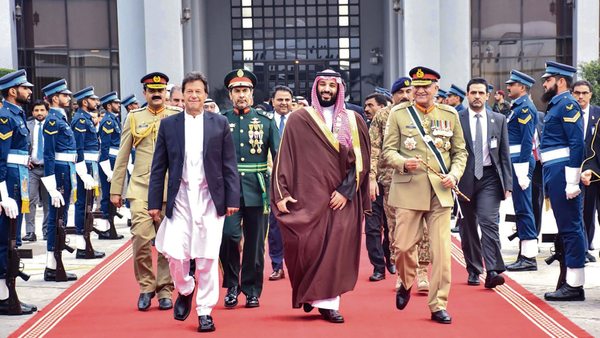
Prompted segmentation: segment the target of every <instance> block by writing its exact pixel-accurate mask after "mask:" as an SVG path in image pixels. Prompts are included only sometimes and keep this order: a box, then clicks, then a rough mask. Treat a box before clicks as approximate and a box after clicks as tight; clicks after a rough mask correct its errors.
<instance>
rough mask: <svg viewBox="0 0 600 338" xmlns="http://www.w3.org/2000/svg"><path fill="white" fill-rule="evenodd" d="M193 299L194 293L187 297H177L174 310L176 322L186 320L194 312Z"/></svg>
mask: <svg viewBox="0 0 600 338" xmlns="http://www.w3.org/2000/svg"><path fill="white" fill-rule="evenodd" d="M193 298H194V293H193V292H192V293H190V294H189V295H187V296H184V295H182V294H181V293H180V294H179V296H177V300H176V301H175V307H174V308H173V318H175V319H176V320H186V318H187V317H188V316H189V315H190V311H191V310H192V299H193Z"/></svg>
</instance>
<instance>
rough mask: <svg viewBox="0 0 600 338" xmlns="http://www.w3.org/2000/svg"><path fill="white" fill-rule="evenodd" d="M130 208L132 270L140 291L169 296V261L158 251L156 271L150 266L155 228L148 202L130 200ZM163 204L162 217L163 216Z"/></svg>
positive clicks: (160, 296)
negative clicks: (149, 212) (149, 213)
mask: <svg viewBox="0 0 600 338" xmlns="http://www.w3.org/2000/svg"><path fill="white" fill-rule="evenodd" d="M130 208H131V235H132V238H131V241H132V244H133V271H134V273H135V279H136V280H137V281H138V284H139V285H140V292H142V293H145V292H156V294H157V295H158V299H162V298H169V299H170V298H171V293H172V292H173V281H172V279H171V274H170V273H169V262H168V261H167V259H166V258H165V257H164V256H163V255H162V254H161V253H158V262H157V272H156V276H155V275H154V269H153V268H152V240H153V239H154V237H156V229H155V227H154V222H153V221H152V218H151V217H150V215H148V202H147V201H144V200H139V199H134V200H130ZM164 211H165V210H164V206H163V217H164Z"/></svg>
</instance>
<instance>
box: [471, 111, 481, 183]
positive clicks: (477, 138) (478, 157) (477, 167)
mask: <svg viewBox="0 0 600 338" xmlns="http://www.w3.org/2000/svg"><path fill="white" fill-rule="evenodd" d="M475 117H476V118H477V122H476V123H475V144H474V148H475V149H473V153H474V154H473V156H475V178H476V179H478V180H479V179H481V177H482V176H483V137H482V135H481V134H482V131H481V114H475Z"/></svg>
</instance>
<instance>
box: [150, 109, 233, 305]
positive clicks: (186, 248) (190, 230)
mask: <svg viewBox="0 0 600 338" xmlns="http://www.w3.org/2000/svg"><path fill="white" fill-rule="evenodd" d="M184 115H185V121H184V126H185V129H184V133H185V136H184V139H185V155H184V164H183V170H182V175H181V184H180V186H179V191H178V192H177V196H176V197H175V205H174V207H173V215H172V216H171V217H170V218H166V217H165V218H164V219H163V222H162V224H161V226H160V228H159V230H158V233H157V234H156V249H157V250H158V251H160V252H161V253H162V254H163V255H165V257H167V258H168V259H169V269H170V271H171V277H172V278H173V282H174V284H175V287H176V288H177V289H178V291H179V293H180V294H182V295H189V294H191V293H193V292H194V283H195V282H194V279H193V278H192V277H191V276H189V266H190V263H189V260H190V259H195V260H196V271H197V272H199V274H198V275H199V276H198V279H199V280H198V293H197V294H196V305H197V306H196V311H197V312H198V315H199V316H202V315H209V314H210V312H211V310H212V308H213V307H214V306H215V305H216V303H217V301H218V298H219V274H218V272H219V270H218V259H219V248H220V246H221V237H222V234H223V223H224V221H225V216H219V215H218V214H217V209H216V208H215V204H214V203H213V201H212V198H211V196H210V191H209V190H208V182H207V181H206V175H205V172H204V165H203V158H204V146H203V141H204V116H203V114H200V115H198V116H196V117H195V118H194V117H192V116H191V115H189V114H187V113H184Z"/></svg>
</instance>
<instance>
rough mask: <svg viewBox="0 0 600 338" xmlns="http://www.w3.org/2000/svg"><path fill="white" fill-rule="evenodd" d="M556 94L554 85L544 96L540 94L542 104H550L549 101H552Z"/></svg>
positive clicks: (556, 90) (556, 88)
mask: <svg viewBox="0 0 600 338" xmlns="http://www.w3.org/2000/svg"><path fill="white" fill-rule="evenodd" d="M556 94H558V86H557V85H556V84H554V86H553V87H552V88H550V89H549V90H547V91H545V92H544V94H542V102H544V103H548V102H550V100H552V98H553V97H554V96H556Z"/></svg>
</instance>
